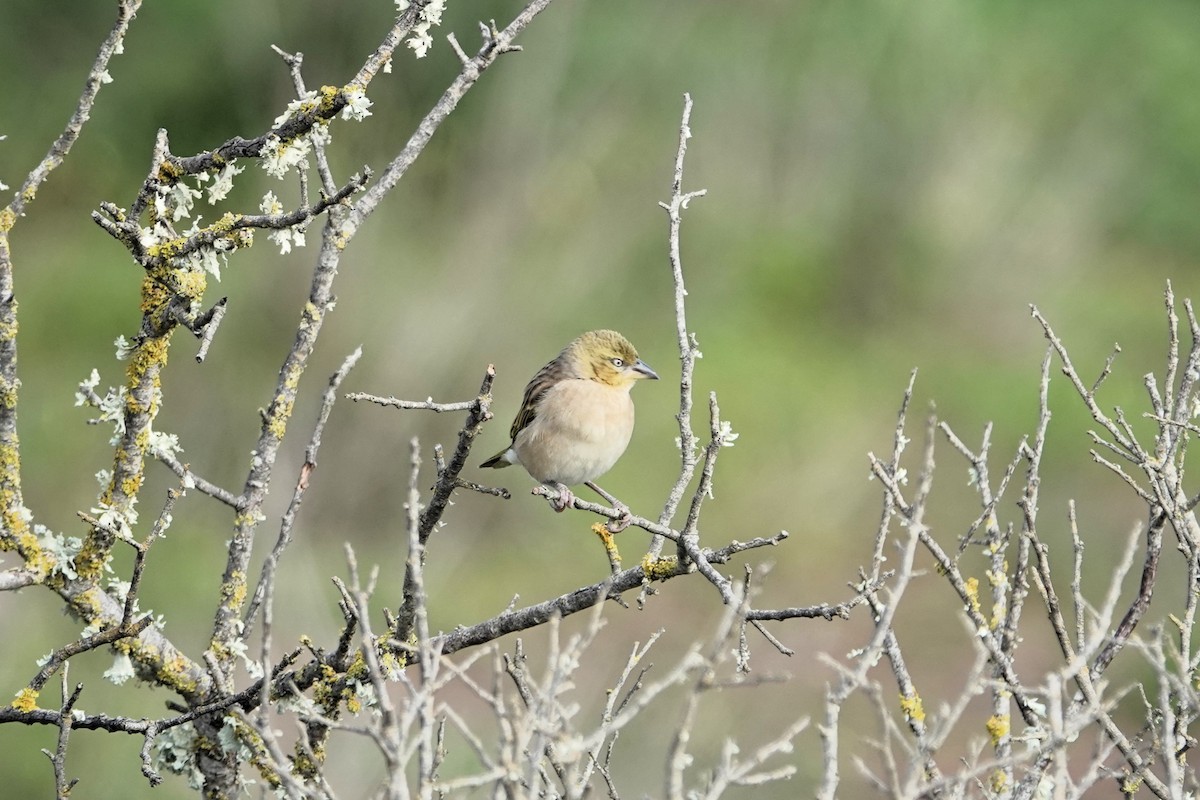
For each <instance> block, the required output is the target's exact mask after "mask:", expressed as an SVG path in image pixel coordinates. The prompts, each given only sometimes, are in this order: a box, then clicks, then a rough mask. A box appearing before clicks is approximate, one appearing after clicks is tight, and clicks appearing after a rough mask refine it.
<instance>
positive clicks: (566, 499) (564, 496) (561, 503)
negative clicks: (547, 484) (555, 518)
mask: <svg viewBox="0 0 1200 800" xmlns="http://www.w3.org/2000/svg"><path fill="white" fill-rule="evenodd" d="M574 502H575V495H574V494H572V493H571V490H570V489H568V488H567V487H566V486H563V485H562V484H561V483H560V484H559V485H558V496H556V497H553V498H551V499H550V507H551V508H553V509H554V510H555V511H557V512H559V513H560V514H561V513H562V512H564V511H566V510H567V509H568V508H569V507H570V506H571V504H572V503H574Z"/></svg>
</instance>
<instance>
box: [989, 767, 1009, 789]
mask: <svg viewBox="0 0 1200 800" xmlns="http://www.w3.org/2000/svg"><path fill="white" fill-rule="evenodd" d="M988 783H989V784H991V787H992V791H993V792H995V793H996V794H997V795H1001V794H1005V791H1004V790H1005V789H1006V788H1007V787H1008V773H1006V772H1005V771H1004V770H1002V769H994V770H992V774H991V777H989V778H988Z"/></svg>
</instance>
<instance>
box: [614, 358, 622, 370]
mask: <svg viewBox="0 0 1200 800" xmlns="http://www.w3.org/2000/svg"><path fill="white" fill-rule="evenodd" d="M612 365H613V366H614V367H616V368H617V369H620V368H621V367H623V366H625V359H623V358H614V359H613V360H612Z"/></svg>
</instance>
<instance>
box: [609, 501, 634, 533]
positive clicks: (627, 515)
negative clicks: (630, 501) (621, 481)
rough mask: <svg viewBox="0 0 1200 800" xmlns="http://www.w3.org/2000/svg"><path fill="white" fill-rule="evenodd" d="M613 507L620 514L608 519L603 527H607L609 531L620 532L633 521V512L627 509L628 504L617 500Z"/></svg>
mask: <svg viewBox="0 0 1200 800" xmlns="http://www.w3.org/2000/svg"><path fill="white" fill-rule="evenodd" d="M613 509H614V510H615V511H616V512H617V513H618V514H620V515H621V516H619V517H617V518H616V519H610V520H609V521H608V524H607V525H605V527H606V528H608V532H609V533H620V532H621V531H623V530H625V529H626V528H628V527H629V526H630V525H631V524H632V523H633V513H632V512H631V511H630V510H629V506H627V505H625V504H624V503H622V502H619V501H618V502H616V503H613Z"/></svg>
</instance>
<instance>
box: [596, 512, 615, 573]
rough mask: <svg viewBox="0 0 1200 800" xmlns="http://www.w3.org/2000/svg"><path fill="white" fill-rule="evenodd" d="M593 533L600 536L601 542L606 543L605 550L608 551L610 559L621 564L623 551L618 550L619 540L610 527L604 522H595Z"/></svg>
mask: <svg viewBox="0 0 1200 800" xmlns="http://www.w3.org/2000/svg"><path fill="white" fill-rule="evenodd" d="M592 533H594V534H596V535H597V536H599V537H600V543H601V544H603V545H604V551H605V552H606V553H608V558H609V561H610V562H612V563H615V564H620V563H621V552H620V551H619V550H617V542H616V540H615V539H614V538H613V535H612V532H611V531H610V530H609V529H608V527H607V526H606V525H605V524H604V523H603V522H596V523H593V524H592Z"/></svg>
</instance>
